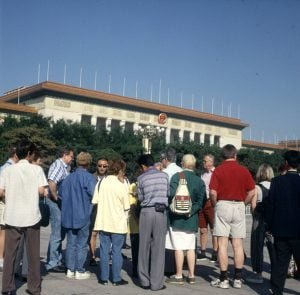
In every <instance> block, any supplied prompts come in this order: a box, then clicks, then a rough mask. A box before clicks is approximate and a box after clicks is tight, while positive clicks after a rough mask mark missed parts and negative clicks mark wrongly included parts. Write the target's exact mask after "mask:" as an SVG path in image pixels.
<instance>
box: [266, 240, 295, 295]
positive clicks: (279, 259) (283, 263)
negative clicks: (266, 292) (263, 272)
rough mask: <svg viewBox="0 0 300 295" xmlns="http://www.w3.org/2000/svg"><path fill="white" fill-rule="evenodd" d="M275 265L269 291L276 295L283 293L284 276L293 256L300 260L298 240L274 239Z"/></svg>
mask: <svg viewBox="0 0 300 295" xmlns="http://www.w3.org/2000/svg"><path fill="white" fill-rule="evenodd" d="M274 247H275V255H276V263H275V265H274V267H272V271H271V289H272V291H273V292H274V294H276V295H281V294H282V292H283V288H284V284H285V280H286V275H287V271H288V267H289V263H290V260H291V256H292V255H293V256H294V258H295V260H298V261H299V260H300V239H292V238H278V237H275V238H274Z"/></svg>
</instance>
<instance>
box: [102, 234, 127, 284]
mask: <svg viewBox="0 0 300 295" xmlns="http://www.w3.org/2000/svg"><path fill="white" fill-rule="evenodd" d="M124 240H125V234H116V233H108V232H104V231H100V267H101V276H100V277H101V280H103V281H107V280H108V279H109V253H110V248H111V247H112V281H113V282H118V281H121V279H122V278H121V269H122V265H123V258H122V253H121V251H122V246H123V244H124Z"/></svg>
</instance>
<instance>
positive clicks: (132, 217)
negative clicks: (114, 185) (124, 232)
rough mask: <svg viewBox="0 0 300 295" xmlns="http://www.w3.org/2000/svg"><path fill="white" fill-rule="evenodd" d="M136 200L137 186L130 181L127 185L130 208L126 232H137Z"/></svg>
mask: <svg viewBox="0 0 300 295" xmlns="http://www.w3.org/2000/svg"><path fill="white" fill-rule="evenodd" d="M137 202H138V196H137V186H136V183H132V184H131V185H130V186H129V203H130V210H129V215H128V232H129V233H131V234H137V233H138V232H139V218H138V216H137V215H136V206H137Z"/></svg>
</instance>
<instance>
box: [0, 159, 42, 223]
mask: <svg viewBox="0 0 300 295" xmlns="http://www.w3.org/2000/svg"><path fill="white" fill-rule="evenodd" d="M47 185H48V183H47V179H46V177H45V174H44V171H43V169H42V168H41V167H40V166H38V165H33V164H30V163H29V162H28V161H27V160H20V161H19V162H18V163H17V164H15V165H11V166H10V167H7V168H6V169H4V170H3V172H2V173H1V175H0V188H1V189H4V190H5V211H4V222H5V224H7V225H11V226H16V227H27V226H32V225H35V224H37V223H38V222H39V221H40V219H41V213H40V209H39V187H43V186H47Z"/></svg>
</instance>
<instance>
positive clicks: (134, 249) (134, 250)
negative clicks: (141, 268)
mask: <svg viewBox="0 0 300 295" xmlns="http://www.w3.org/2000/svg"><path fill="white" fill-rule="evenodd" d="M139 241H140V238H139V234H138V233H137V234H130V244H131V256H132V275H133V276H134V277H136V276H137V275H138V272H137V266H138V258H139Z"/></svg>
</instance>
